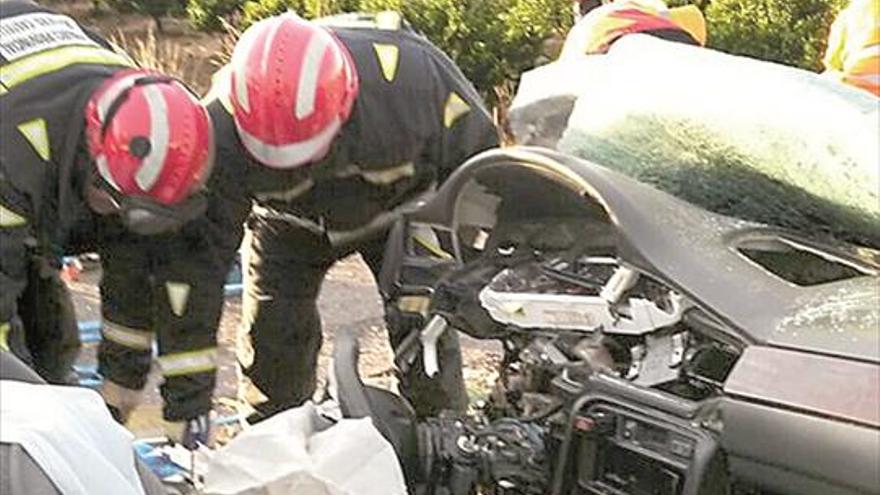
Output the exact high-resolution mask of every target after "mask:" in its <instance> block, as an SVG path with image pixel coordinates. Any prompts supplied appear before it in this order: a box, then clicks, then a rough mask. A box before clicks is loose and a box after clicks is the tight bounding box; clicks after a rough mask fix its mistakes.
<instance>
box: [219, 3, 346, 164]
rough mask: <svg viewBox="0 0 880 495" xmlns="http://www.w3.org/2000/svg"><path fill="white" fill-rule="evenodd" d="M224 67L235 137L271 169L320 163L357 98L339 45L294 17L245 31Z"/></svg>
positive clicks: (278, 18)
mask: <svg viewBox="0 0 880 495" xmlns="http://www.w3.org/2000/svg"><path fill="white" fill-rule="evenodd" d="M231 69H232V70H231V71H230V72H231V77H232V81H231V91H230V102H231V103H232V108H233V114H234V117H235V126H236V128H237V129H238V135H239V137H240V138H241V141H242V144H244V146H245V148H247V150H248V151H249V152H250V153H251V155H253V157H254V158H255V159H256V160H257V161H259V162H260V163H262V164H264V165H267V166H270V167H274V168H293V167H299V166H302V165H305V164H307V163H310V162H314V161H317V160H319V159H320V158H322V157H323V156H324V155H325V154H326V153H327V150H328V149H329V148H330V145H331V143H332V142H333V139H334V138H335V137H336V135H337V134H338V132H339V129H340V128H341V127H342V125H343V124H344V123H345V121H346V120H347V119H348V117H349V115H350V114H351V108H352V106H353V105H354V100H355V98H356V96H357V90H358V78H357V71H356V70H355V66H354V63H353V62H352V60H351V55H350V54H349V53H348V50H347V49H346V48H345V46H344V45H343V44H342V43H341V42H340V41H339V40H338V39H337V38H336V37H335V36H334V35H333V34H332V33H331V32H330V31H328V30H326V29H324V28H322V27H320V26H318V25H315V24H312V23H310V22H308V21H306V20H304V19H302V18H300V17H299V16H297V15H296V14H293V13H287V14H284V15H280V16H276V17H271V18H269V19H265V20H262V21H260V22H258V23H257V24H254V25H253V26H251V27H250V28H249V29H248V30H247V31H245V32H244V34H242V37H241V39H240V40H239V42H238V44H237V45H236V47H235V51H234V52H233V55H232V63H231Z"/></svg>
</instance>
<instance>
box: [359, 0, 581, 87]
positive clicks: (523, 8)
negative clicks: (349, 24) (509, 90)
mask: <svg viewBox="0 0 880 495" xmlns="http://www.w3.org/2000/svg"><path fill="white" fill-rule="evenodd" d="M360 7H361V9H362V10H365V11H378V10H400V11H401V12H402V13H403V15H404V17H405V18H406V19H407V20H408V21H409V22H410V23H411V24H412V25H413V27H414V28H415V29H417V30H418V31H421V32H422V33H423V34H424V35H425V36H426V37H427V38H428V39H430V40H431V41H432V42H433V43H434V44H436V45H437V46H438V47H439V48H440V49H442V50H443V51H444V52H446V53H447V54H448V55H449V56H450V57H451V58H452V59H453V60H455V62H456V63H457V64H458V65H459V67H461V69H462V71H463V72H464V73H465V75H466V76H467V77H468V78H469V79H470V80H471V81H472V82H473V83H474V85H475V86H477V88H478V89H480V90H481V91H482V92H483V93H484V94H485V95H486V96H487V97H488V98H489V99H490V100H492V99H494V96H495V95H494V93H493V89H494V88H496V87H499V86H502V85H504V84H505V83H506V82H508V81H511V80H516V79H517V78H518V77H519V75H520V74H521V73H522V72H523V71H524V70H527V69H529V68H531V67H533V66H534V64H535V61H536V60H537V58H538V56H539V55H540V54H541V52H542V49H543V46H544V42H545V41H546V40H547V39H548V38H550V37H551V36H553V35H554V34H561V33H564V32H565V30H566V29H567V27H568V26H569V24H570V22H571V19H570V17H571V9H570V0H362V1H361V4H360Z"/></svg>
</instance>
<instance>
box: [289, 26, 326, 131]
mask: <svg viewBox="0 0 880 495" xmlns="http://www.w3.org/2000/svg"><path fill="white" fill-rule="evenodd" d="M329 38H330V35H329V34H326V33H324V32H323V31H322V32H318V33H315V34H314V35H313V36H312V37H311V38H310V39H309V44H308V45H307V46H306V52H305V56H304V57H303V62H302V65H301V66H300V68H299V69H300V72H299V84H297V88H296V109H295V115H296V118H297V119H303V118H305V117H308V116H309V115H311V114H312V112H314V111H315V99H316V98H317V94H318V79H319V77H318V76H320V72H321V61H322V60H323V59H324V53H326V51H327V46H328V43H327V42H328V40H329ZM331 42H332V40H331Z"/></svg>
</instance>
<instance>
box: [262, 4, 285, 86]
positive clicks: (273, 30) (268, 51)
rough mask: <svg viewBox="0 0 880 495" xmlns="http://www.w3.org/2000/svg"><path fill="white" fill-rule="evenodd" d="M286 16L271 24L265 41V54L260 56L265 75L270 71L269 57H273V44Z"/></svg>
mask: <svg viewBox="0 0 880 495" xmlns="http://www.w3.org/2000/svg"><path fill="white" fill-rule="evenodd" d="M284 21H285V18H283V17H282V18H281V19H279V20H278V21H277V22H274V23H272V25H270V26H269V33H268V34H267V35H266V40H265V41H263V46H262V48H263V54H262V55H261V56H260V71H261V72H262V73H263V75H266V73H267V72H268V71H269V59H271V58H272V51H273V50H272V48H273V47H272V44H273V43H274V42H275V36H276V35H278V29H279V28H280V27H281V25H282V24H284Z"/></svg>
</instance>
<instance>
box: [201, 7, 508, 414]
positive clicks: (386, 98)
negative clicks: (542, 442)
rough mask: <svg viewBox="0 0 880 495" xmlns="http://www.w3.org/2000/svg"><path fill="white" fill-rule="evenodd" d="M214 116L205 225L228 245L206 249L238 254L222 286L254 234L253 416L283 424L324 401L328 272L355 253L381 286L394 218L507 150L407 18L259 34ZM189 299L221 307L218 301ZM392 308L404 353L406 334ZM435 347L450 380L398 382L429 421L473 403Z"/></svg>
mask: <svg viewBox="0 0 880 495" xmlns="http://www.w3.org/2000/svg"><path fill="white" fill-rule="evenodd" d="M205 101H206V104H207V106H208V109H209V112H210V114H211V118H212V121H213V122H214V125H215V134H216V135H217V143H218V149H217V163H218V164H217V167H216V170H215V171H214V174H213V175H212V178H211V182H210V183H209V185H208V188H209V189H210V191H211V193H212V197H211V200H210V206H209V209H208V216H207V217H206V219H205V222H207V223H208V224H211V225H212V227H210V231H211V232H213V233H216V234H217V235H218V236H220V237H219V238H217V239H215V240H214V241H212V242H210V243H209V244H211V245H213V246H218V247H220V249H226V250H228V252H227V253H226V254H225V255H219V254H216V251H214V252H206V253H205V255H206V256H207V257H210V258H213V259H214V260H217V262H218V265H217V270H219V272H218V276H216V277H215V278H214V280H215V282H216V281H217V280H219V275H222V274H224V273H225V272H226V270H227V269H228V263H229V261H230V260H231V259H232V256H233V254H234V250H235V249H236V247H237V246H238V244H239V242H240V240H241V238H242V234H243V225H242V224H243V223H244V220H245V219H246V218H247V225H248V229H247V230H248V234H247V236H246V239H247V240H246V241H245V253H244V260H243V261H244V271H245V294H244V302H243V312H244V315H243V319H244V325H245V327H246V329H247V331H248V332H249V338H250V339H249V340H250V343H251V345H252V348H253V359H252V360H251V359H249V358H248V357H246V358H244V359H241V361H242V364H243V365H244V367H245V372H246V374H247V375H248V376H249V377H250V378H251V379H252V381H253V383H254V384H255V385H256V386H257V387H258V388H259V389H260V390H261V391H262V392H263V393H264V394H265V395H266V396H267V397H268V399H269V400H268V401H267V402H265V403H263V404H259V405H257V409H258V411H259V412H260V413H261V414H262V415H267V414H272V413H274V412H276V411H278V410H281V409H284V408H288V407H292V406H295V405H298V404H301V403H302V402H304V401H305V400H307V399H309V398H310V397H311V396H312V394H313V392H314V390H315V374H316V366H317V357H318V350H319V348H320V346H321V340H322V339H321V325H320V318H319V315H318V309H317V306H316V300H317V297H318V292H319V288H320V285H321V282H322V280H323V278H324V275H325V274H326V272H327V270H328V269H329V268H330V267H331V266H332V265H333V264H334V262H335V261H337V260H339V259H341V258H342V257H344V256H346V255H348V254H351V253H355V252H358V253H360V254H361V256H362V257H363V258H364V260H365V261H366V262H367V264H368V265H369V267H370V269H371V270H372V271H373V273H374V274H377V273H378V271H379V269H380V266H381V263H382V254H383V250H384V244H385V238H386V234H387V230H388V228H389V226H390V223H391V219H393V218H395V217H394V214H393V212H394V211H395V209H397V208H399V207H401V206H402V205H405V204H406V203H407V202H410V201H413V200H415V199H416V198H418V197H419V196H420V195H422V194H424V193H425V192H426V191H429V190H431V189H432V188H434V187H435V186H436V185H437V184H438V183H440V182H442V181H443V180H444V179H445V178H446V177H447V176H448V175H449V174H450V173H451V172H452V171H453V170H454V169H455V168H456V167H457V166H459V165H460V164H462V163H463V162H464V161H465V160H466V159H467V158H468V157H470V156H471V155H473V154H475V153H478V152H479V151H482V150H484V149H487V148H490V147H494V146H497V144H498V135H497V131H496V128H495V126H494V124H493V122H492V119H491V117H490V116H489V114H488V112H487V111H486V110H485V108H484V106H483V104H482V102H481V100H480V97H479V95H478V94H477V93H476V91H475V90H474V88H473V86H472V85H471V84H470V83H469V82H468V81H467V79H466V78H465V77H464V76H463V75H462V73H461V72H460V71H459V69H458V68H457V67H456V66H455V64H454V63H453V62H452V61H451V60H450V59H449V58H448V57H447V56H446V55H444V54H443V53H442V52H441V51H440V50H438V49H437V48H436V47H434V46H433V45H431V44H430V43H429V42H428V41H427V40H426V39H424V38H423V37H421V36H419V35H417V34H415V33H414V32H412V31H411V30H410V29H409V28H408V27H407V26H406V25H405V24H404V23H402V22H401V19H400V17H399V15H397V14H396V13H382V14H378V15H375V16H357V15H346V16H340V17H335V18H327V19H324V20H319V21H316V22H307V21H304V20H303V19H301V18H299V17H297V16H296V15H295V14H292V13H287V14H284V15H281V16H277V17H273V18H269V19H266V20H263V21H261V22H259V23H257V24H255V25H254V26H252V27H251V28H249V29H248V30H247V31H246V32H245V33H244V34H243V35H242V37H241V39H240V40H239V42H238V44H237V46H236V49H235V52H234V55H233V59H232V62H231V63H230V64H229V65H228V66H227V67H225V68H223V69H221V71H219V72H218V73H217V74H216V75H215V81H214V87H213V88H212V90H211V92H210V93H209V95H208V96H207V97H206V99H205ZM252 201H253V210H252V209H251V204H252ZM248 214H250V216H249V218H248ZM188 228H194V226H193V225H190V226H189V227H188ZM189 262H190V263H196V262H197V261H196V260H195V259H191V260H189ZM224 263H225V264H224ZM191 290H192V291H193V292H192V293H191V295H190V298H193V297H194V296H195V297H196V298H197V299H200V300H202V301H207V300H208V299H210V298H214V299H212V301H213V303H212V304H213V305H214V307H216V308H219V307H220V305H221V304H222V301H221V300H220V291H219V288H218V287H214V286H211V287H208V286H207V285H206V284H203V283H199V284H198V285H197V286H195V285H194V286H193V287H192V289H191ZM208 292H210V293H211V294H207V293H208ZM386 302H389V301H386ZM386 306H387V307H386V319H387V320H388V323H389V334H390V340H391V343H392V345H393V346H395V347H396V346H397V345H398V344H399V343H400V342H401V340H402V338H403V337H404V335H403V334H404V333H405V330H406V329H404V328H402V325H399V324H397V322H396V320H397V318H395V314H396V311H395V308H394V305H392V304H387V305H386ZM202 311H206V309H205V308H202ZM213 311H215V310H213V309H212V310H211V311H209V313H210V314H212V315H213V314H214V313H213ZM439 347H440V359H441V362H442V363H443V366H442V370H443V371H442V373H441V376H440V377H439V379H436V378H435V379H429V378H428V377H427V376H425V374H424V372H423V371H421V370H420V369H419V367H416V369H413V371H412V372H411V373H409V374H408V375H407V376H404V377H401V378H402V387H401V389H402V391H403V392H404V394H405V395H407V396H408V397H409V398H410V399H412V401H413V402H414V404H415V406H416V409H417V411H418V412H419V413H421V414H428V413H432V412H436V411H437V410H439V409H442V408H451V409H461V408H463V407H465V406H466V403H467V402H466V401H467V397H466V393H465V390H464V382H463V379H462V376H461V356H460V350H459V347H458V341H457V337H456V336H455V335H454V334H452V333H451V332H450V333H449V334H448V335H446V336H445V337H444V338H443V339H441V342H440V345H439ZM419 361H420V360H419ZM210 385H211V383H208V382H207V381H206V382H205V387H204V390H203V393H204V397H209V396H210V394H211V392H212V390H211V386H210Z"/></svg>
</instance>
